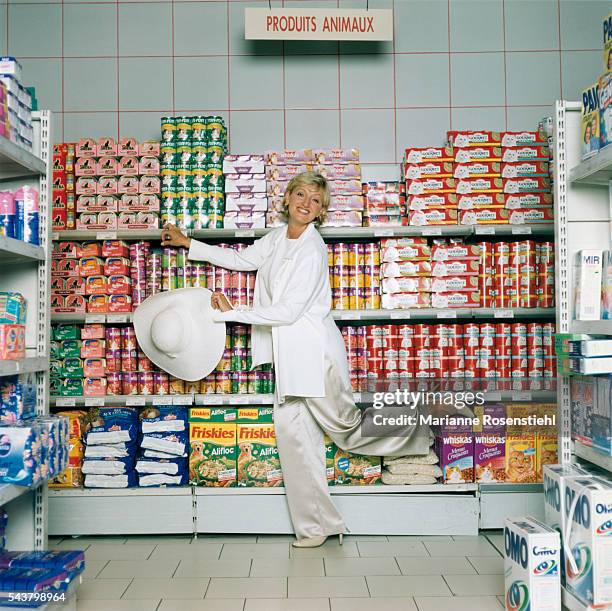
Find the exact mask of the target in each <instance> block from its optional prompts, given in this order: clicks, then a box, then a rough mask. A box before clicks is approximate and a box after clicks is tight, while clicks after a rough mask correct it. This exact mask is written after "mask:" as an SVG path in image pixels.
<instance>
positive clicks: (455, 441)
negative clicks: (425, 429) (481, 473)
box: [436, 431, 474, 484]
mask: <svg viewBox="0 0 612 611" xmlns="http://www.w3.org/2000/svg"><path fill="white" fill-rule="evenodd" d="M436 454H437V455H438V456H439V458H440V468H441V469H442V473H443V482H444V483H445V484H463V483H466V482H473V481H474V436H473V434H472V433H470V432H467V431H466V432H448V431H443V432H442V434H441V435H439V436H438V437H436Z"/></svg>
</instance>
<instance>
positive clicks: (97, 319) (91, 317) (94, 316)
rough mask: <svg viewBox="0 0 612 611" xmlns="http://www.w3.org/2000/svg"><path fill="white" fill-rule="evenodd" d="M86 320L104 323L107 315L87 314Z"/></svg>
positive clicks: (90, 322) (92, 322)
mask: <svg viewBox="0 0 612 611" xmlns="http://www.w3.org/2000/svg"><path fill="white" fill-rule="evenodd" d="M85 322H86V323H87V324H94V323H104V322H106V316H105V315H104V314H85Z"/></svg>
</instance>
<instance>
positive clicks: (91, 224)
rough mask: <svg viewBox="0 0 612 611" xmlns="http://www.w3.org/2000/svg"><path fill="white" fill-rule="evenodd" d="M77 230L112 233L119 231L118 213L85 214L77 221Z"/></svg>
mask: <svg viewBox="0 0 612 611" xmlns="http://www.w3.org/2000/svg"><path fill="white" fill-rule="evenodd" d="M76 228H77V229H78V230H80V231H84V230H89V231H110V230H115V229H117V213H116V212H99V213H95V212H84V213H82V214H81V215H80V216H79V217H78V218H77V221H76Z"/></svg>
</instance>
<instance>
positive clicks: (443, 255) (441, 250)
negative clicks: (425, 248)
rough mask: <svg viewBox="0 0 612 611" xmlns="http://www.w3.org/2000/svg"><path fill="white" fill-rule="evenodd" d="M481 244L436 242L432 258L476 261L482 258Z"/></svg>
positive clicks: (436, 259)
mask: <svg viewBox="0 0 612 611" xmlns="http://www.w3.org/2000/svg"><path fill="white" fill-rule="evenodd" d="M480 250H481V249H480V245H479V244H460V243H455V244H434V245H433V247H432V249H431V258H432V259H433V260H434V261H449V260H453V259H462V260H463V261H469V260H470V259H473V260H475V261H478V260H480V257H481V252H480Z"/></svg>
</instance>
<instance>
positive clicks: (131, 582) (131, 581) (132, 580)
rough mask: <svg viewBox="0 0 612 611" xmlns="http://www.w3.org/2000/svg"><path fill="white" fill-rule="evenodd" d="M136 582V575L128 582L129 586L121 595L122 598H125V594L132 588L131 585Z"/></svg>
mask: <svg viewBox="0 0 612 611" xmlns="http://www.w3.org/2000/svg"><path fill="white" fill-rule="evenodd" d="M133 583H134V577H132V578H131V579H130V583H128V584H127V587H126V588H125V590H123V594H121V596H120V597H119V599H120V600H122V599H123V597H124V596H125V593H126V592H127V591H128V590H129V589H130V586H131V585H132V584H133Z"/></svg>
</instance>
